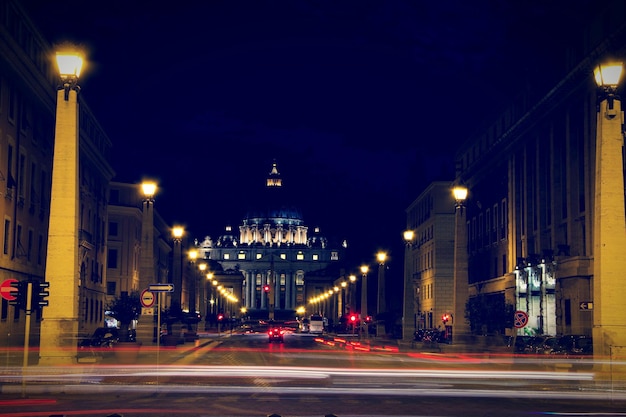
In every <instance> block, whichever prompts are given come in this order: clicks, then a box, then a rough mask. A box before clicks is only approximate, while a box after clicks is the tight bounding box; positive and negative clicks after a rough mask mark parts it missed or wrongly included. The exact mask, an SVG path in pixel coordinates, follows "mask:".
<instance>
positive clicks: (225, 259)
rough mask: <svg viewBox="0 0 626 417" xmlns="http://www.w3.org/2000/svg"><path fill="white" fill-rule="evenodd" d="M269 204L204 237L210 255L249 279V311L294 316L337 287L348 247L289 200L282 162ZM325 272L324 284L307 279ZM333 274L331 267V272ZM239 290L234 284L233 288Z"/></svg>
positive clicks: (269, 182)
mask: <svg viewBox="0 0 626 417" xmlns="http://www.w3.org/2000/svg"><path fill="white" fill-rule="evenodd" d="M265 186H266V187H265V192H266V197H265V198H264V199H263V200H262V201H266V202H268V204H267V205H266V208H262V209H260V210H251V211H249V212H248V213H247V214H246V215H245V217H244V218H243V219H242V222H241V224H240V226H239V230H238V233H235V232H233V230H232V228H231V227H230V226H227V227H226V233H225V234H224V235H222V236H219V237H218V239H217V240H216V241H212V240H211V239H210V238H208V237H207V238H206V239H205V240H204V241H203V242H200V243H199V250H200V252H201V254H202V256H203V257H204V258H205V259H209V260H213V261H215V262H218V263H219V264H220V265H221V267H222V269H223V270H224V271H237V272H238V273H240V274H241V277H242V278H241V279H242V280H243V285H241V291H242V292H241V294H235V296H236V298H237V299H239V300H241V306H242V307H245V309H246V310H247V311H248V314H249V315H260V316H263V315H266V314H271V312H275V313H276V314H277V315H281V316H285V317H292V316H294V315H295V311H296V310H297V309H298V308H299V307H305V306H306V304H307V300H308V299H309V298H312V297H315V296H316V295H319V294H321V292H322V291H323V290H324V289H325V288H328V287H332V283H333V281H334V280H335V279H336V278H337V276H332V275H331V276H329V275H328V274H327V273H326V271H327V270H328V271H331V270H332V268H330V267H331V266H332V265H333V264H339V262H340V260H341V259H342V258H343V248H342V247H341V246H339V245H337V244H335V243H333V242H332V241H330V240H328V239H327V238H326V237H324V236H323V235H321V234H320V232H319V229H318V228H313V229H312V230H310V228H309V226H308V225H307V224H306V223H305V222H304V219H303V217H302V214H301V213H300V211H299V210H298V209H297V208H295V207H294V206H292V205H290V204H289V201H288V196H287V195H285V190H284V189H283V183H282V178H281V176H280V173H279V172H278V168H277V165H276V163H274V164H273V166H272V168H271V171H270V173H269V175H268V177H267V179H266V183H265ZM309 274H311V275H315V276H317V277H319V276H320V275H322V276H324V277H325V278H324V280H323V281H324V285H321V284H319V279H316V281H318V283H317V284H315V285H310V286H309V285H307V275H309ZM329 274H330V272H329ZM233 290H234V289H233Z"/></svg>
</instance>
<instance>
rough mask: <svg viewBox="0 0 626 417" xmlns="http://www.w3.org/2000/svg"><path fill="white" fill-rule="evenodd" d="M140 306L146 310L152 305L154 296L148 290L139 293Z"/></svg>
mask: <svg viewBox="0 0 626 417" xmlns="http://www.w3.org/2000/svg"><path fill="white" fill-rule="evenodd" d="M141 305H142V306H144V307H146V308H148V307H152V306H153V305H154V294H153V293H152V292H151V291H150V290H143V291H142V292H141Z"/></svg>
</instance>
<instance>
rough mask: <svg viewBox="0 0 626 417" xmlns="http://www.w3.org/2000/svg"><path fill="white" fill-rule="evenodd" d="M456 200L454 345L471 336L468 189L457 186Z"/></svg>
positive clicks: (454, 190) (452, 338)
mask: <svg viewBox="0 0 626 417" xmlns="http://www.w3.org/2000/svg"><path fill="white" fill-rule="evenodd" d="M452 194H453V195H454V200H455V217H454V296H453V298H454V302H453V305H454V313H453V316H452V334H451V335H450V336H451V340H452V342H453V343H455V342H459V341H461V340H463V338H466V337H467V336H468V334H469V326H468V325H467V321H466V320H465V306H466V304H467V300H468V298H469V288H468V287H469V281H468V267H467V227H466V224H465V223H466V221H465V216H466V214H465V212H466V210H465V200H466V199H467V188H466V187H463V186H456V187H454V188H453V190H452Z"/></svg>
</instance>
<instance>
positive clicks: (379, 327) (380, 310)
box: [376, 251, 387, 336]
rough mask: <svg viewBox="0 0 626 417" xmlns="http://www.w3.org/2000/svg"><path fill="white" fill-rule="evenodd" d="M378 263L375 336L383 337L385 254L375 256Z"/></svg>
mask: <svg viewBox="0 0 626 417" xmlns="http://www.w3.org/2000/svg"><path fill="white" fill-rule="evenodd" d="M376 260H377V261H378V303H377V305H376V335H377V336H384V335H385V334H386V332H385V319H384V318H382V319H381V317H384V316H385V313H386V312H387V303H386V295H385V261H386V260H387V253H386V252H382V251H381V252H378V253H377V254H376Z"/></svg>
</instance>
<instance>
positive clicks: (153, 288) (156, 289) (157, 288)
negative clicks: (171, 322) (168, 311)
mask: <svg viewBox="0 0 626 417" xmlns="http://www.w3.org/2000/svg"><path fill="white" fill-rule="evenodd" d="M173 291H174V284H150V285H149V286H148V288H147V289H145V290H143V291H142V292H141V304H142V305H144V306H145V304H144V302H145V303H150V302H151V304H150V306H152V305H154V295H153V294H152V293H158V297H159V302H158V304H157V329H158V330H157V332H156V340H157V365H158V363H159V350H160V348H161V305H162V304H163V297H162V295H161V294H163V293H164V292H173ZM148 294H151V295H152V300H150V296H149V295H148ZM144 297H145V300H144Z"/></svg>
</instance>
